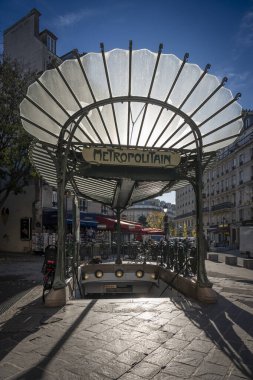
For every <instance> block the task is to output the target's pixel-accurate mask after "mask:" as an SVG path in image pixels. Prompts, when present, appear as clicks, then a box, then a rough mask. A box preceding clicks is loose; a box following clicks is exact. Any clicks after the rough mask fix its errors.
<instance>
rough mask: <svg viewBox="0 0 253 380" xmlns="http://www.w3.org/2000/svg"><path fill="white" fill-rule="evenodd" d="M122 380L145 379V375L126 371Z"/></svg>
mask: <svg viewBox="0 0 253 380" xmlns="http://www.w3.org/2000/svg"><path fill="white" fill-rule="evenodd" d="M120 380H143V377H140V376H137V375H134V374H133V373H125V374H124V375H123V376H121V378H120Z"/></svg>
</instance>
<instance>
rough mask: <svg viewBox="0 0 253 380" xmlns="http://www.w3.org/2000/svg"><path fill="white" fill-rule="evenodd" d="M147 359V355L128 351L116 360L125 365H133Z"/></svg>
mask: <svg viewBox="0 0 253 380" xmlns="http://www.w3.org/2000/svg"><path fill="white" fill-rule="evenodd" d="M144 358H145V354H143V353H141V352H137V351H134V350H131V349H128V350H126V351H124V352H122V353H121V354H120V355H118V356H117V358H116V360H117V361H119V362H122V363H125V364H129V365H131V366H132V365H133V364H136V363H139V362H140V361H141V360H142V359H144Z"/></svg>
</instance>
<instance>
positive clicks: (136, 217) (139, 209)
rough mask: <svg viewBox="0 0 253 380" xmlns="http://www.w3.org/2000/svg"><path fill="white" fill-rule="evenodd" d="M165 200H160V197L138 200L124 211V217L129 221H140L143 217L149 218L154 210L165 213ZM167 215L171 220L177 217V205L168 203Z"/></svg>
mask: <svg viewBox="0 0 253 380" xmlns="http://www.w3.org/2000/svg"><path fill="white" fill-rule="evenodd" d="M163 205H164V202H160V200H159V199H149V200H145V201H142V202H138V203H136V204H134V205H133V206H131V207H129V208H128V209H127V210H125V211H124V213H123V217H124V218H125V219H127V220H129V221H133V222H139V221H140V220H141V218H147V217H148V215H149V214H152V213H154V212H160V213H163V212H164V211H163ZM166 207H167V215H168V219H169V220H173V219H174V217H175V205H174V204H171V203H166Z"/></svg>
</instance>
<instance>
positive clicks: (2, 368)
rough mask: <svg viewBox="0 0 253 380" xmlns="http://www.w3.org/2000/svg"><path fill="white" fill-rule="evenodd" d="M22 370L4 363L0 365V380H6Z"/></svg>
mask: <svg viewBox="0 0 253 380" xmlns="http://www.w3.org/2000/svg"><path fill="white" fill-rule="evenodd" d="M22 370H23V368H20V367H18V366H16V365H14V364H12V363H9V362H4V363H1V364H0V376H1V377H0V378H1V380H2V379H7V378H8V377H10V376H13V375H16V374H18V373H20V372H21V371H22Z"/></svg>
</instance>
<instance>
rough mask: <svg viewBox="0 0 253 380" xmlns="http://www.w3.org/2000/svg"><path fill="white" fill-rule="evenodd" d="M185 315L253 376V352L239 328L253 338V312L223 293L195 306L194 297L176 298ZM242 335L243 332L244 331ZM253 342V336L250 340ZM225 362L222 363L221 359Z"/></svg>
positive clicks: (240, 369) (247, 374)
mask: <svg viewBox="0 0 253 380" xmlns="http://www.w3.org/2000/svg"><path fill="white" fill-rule="evenodd" d="M172 301H173V302H174V303H175V305H177V306H179V307H180V308H181V309H182V310H183V311H184V313H185V315H186V316H187V317H188V318H189V319H190V320H191V321H192V322H193V323H194V324H195V326H197V327H198V328H201V329H202V330H203V332H204V334H205V335H206V337H207V338H208V339H210V340H211V341H212V342H213V343H214V344H215V345H216V347H217V348H218V349H220V350H221V351H222V352H223V353H224V354H225V355H226V356H227V357H228V358H229V359H230V360H231V361H232V362H233V364H234V365H235V366H236V367H237V368H238V369H239V371H241V372H242V373H243V374H244V375H245V376H247V377H248V378H250V379H253V352H252V351H251V350H250V349H249V348H248V347H247V346H246V344H245V341H243V340H242V338H241V337H240V336H239V335H238V334H237V332H236V330H238V329H240V330H243V331H244V332H245V333H246V334H248V335H249V337H251V338H253V323H252V321H253V317H252V314H251V313H249V312H247V311H245V310H244V309H242V308H240V307H239V306H237V305H235V304H233V303H232V302H230V301H229V300H228V299H226V298H225V297H223V296H222V295H218V301H217V303H216V304H213V305H204V306H203V305H201V308H200V309H196V308H192V307H191V305H192V303H191V300H190V299H186V298H182V302H180V298H177V299H175V300H173V299H172ZM241 335H243V334H242V333H241ZM250 342H251V344H252V340H251V341H250ZM221 364H222V363H221Z"/></svg>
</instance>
